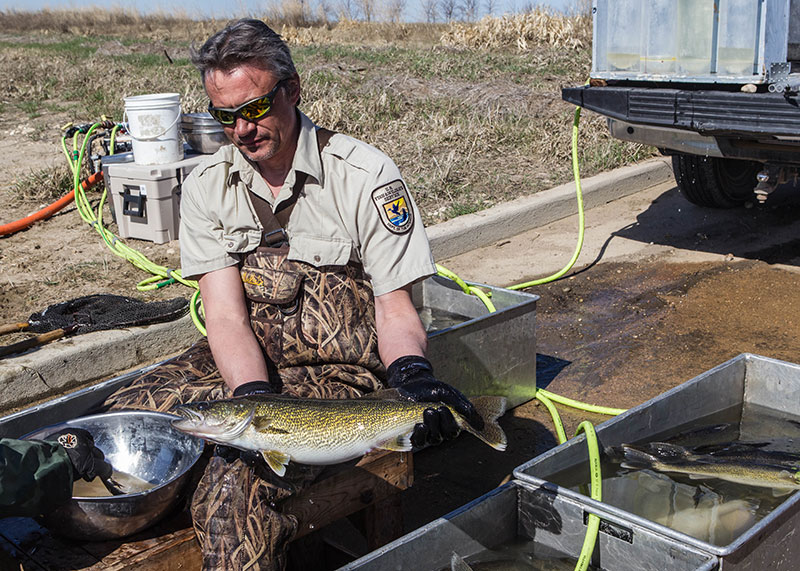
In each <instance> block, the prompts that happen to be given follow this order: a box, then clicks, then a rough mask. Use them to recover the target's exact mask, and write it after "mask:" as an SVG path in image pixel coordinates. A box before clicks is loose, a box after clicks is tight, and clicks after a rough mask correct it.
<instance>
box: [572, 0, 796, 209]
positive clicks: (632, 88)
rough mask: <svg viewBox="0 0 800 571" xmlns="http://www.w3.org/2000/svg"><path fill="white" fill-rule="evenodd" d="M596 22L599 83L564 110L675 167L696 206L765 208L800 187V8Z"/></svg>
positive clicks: (744, 7) (619, 13)
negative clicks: (772, 198)
mask: <svg viewBox="0 0 800 571" xmlns="http://www.w3.org/2000/svg"><path fill="white" fill-rule="evenodd" d="M637 10H638V11H637ZM592 11H593V24H594V31H593V34H594V37H593V53H592V74H591V80H590V83H589V84H588V85H586V86H582V87H568V88H565V89H563V90H562V97H563V99H565V100H566V101H569V102H570V103H574V104H575V105H579V106H580V107H583V108H586V109H590V110H592V111H595V112H597V113H600V114H602V115H605V116H607V117H608V126H609V130H610V132H611V135H612V136H614V137H615V138H618V139H621V140H624V141H632V142H638V143H643V144H647V145H652V146H655V147H657V148H658V149H659V150H660V151H661V152H662V153H664V154H666V155H670V156H671V157H672V167H673V171H674V173H675V180H676V182H677V185H678V188H679V189H680V191H681V192H682V193H683V194H684V195H685V197H686V198H687V199H688V200H689V201H690V202H692V203H694V204H697V205H699V206H706V207H715V208H734V207H737V206H741V205H743V204H744V203H745V202H748V201H753V200H754V199H758V200H759V201H762V202H763V201H764V200H766V198H767V196H768V195H769V193H770V192H772V191H773V190H774V189H775V187H776V186H777V185H778V184H781V183H784V182H787V181H790V180H794V179H796V178H797V174H798V168H800V73H797V71H798V70H800V0H685V1H684V0H677V1H674V0H673V1H672V2H669V1H667V2H659V0H649V2H645V3H641V2H636V1H635V0H631V1H626V0H595V1H594V2H593V5H592ZM733 20H735V21H733ZM733 48H736V49H737V50H738V52H737V55H738V56H739V59H738V60H736V62H738V63H731V60H730V59H726V57H727V56H728V55H729V54H730V53H731V52H732V51H733ZM637 50H638V54H637ZM621 52H627V53H626V54H625V55H628V56H629V57H626V58H621V57H620V55H621ZM742 53H743V54H744V58H742V57H741V56H742ZM636 55H638V56H639V57H638V61H637V58H636ZM698 56H700V57H698ZM703 56H705V59H704V60H702V59H701V58H702V57H703ZM697 61H702V62H703V63H702V65H698V64H697ZM619 62H622V64H620V63H619Z"/></svg>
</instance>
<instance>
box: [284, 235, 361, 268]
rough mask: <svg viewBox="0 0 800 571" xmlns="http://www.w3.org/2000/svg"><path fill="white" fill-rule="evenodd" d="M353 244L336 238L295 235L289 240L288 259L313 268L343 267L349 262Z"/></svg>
mask: <svg viewBox="0 0 800 571" xmlns="http://www.w3.org/2000/svg"><path fill="white" fill-rule="evenodd" d="M352 252H353V243H352V242H350V241H349V240H340V239H336V238H328V237H324V238H323V237H319V236H308V235H302V234H301V235H297V234H293V235H292V236H291V237H290V238H289V259H291V260H298V261H300V262H306V263H307V264H311V265H312V266H314V267H317V268H319V267H322V266H345V265H347V263H348V262H349V261H350V256H351V254H352Z"/></svg>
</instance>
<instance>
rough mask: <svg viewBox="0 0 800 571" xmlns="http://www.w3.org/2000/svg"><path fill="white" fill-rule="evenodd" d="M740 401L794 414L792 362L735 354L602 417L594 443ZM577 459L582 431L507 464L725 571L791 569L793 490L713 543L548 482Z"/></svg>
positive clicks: (647, 432) (797, 519) (649, 433)
mask: <svg viewBox="0 0 800 571" xmlns="http://www.w3.org/2000/svg"><path fill="white" fill-rule="evenodd" d="M747 406H761V407H767V408H771V409H774V410H776V411H779V412H784V413H787V414H790V415H793V416H797V415H798V412H800V365H796V364H793V363H787V362H783V361H778V360H775V359H769V358H767V357H761V356H758V355H752V354H747V353H745V354H741V355H739V356H737V357H735V358H733V359H731V360H730V361H727V362H725V363H723V364H721V365H719V366H717V367H714V368H713V369H711V370H709V371H706V372H705V373H702V374H701V375H698V376H697V377H695V378H694V379H692V380H690V381H687V382H685V383H683V384H682V385H680V386H678V387H675V388H674V389H672V390H670V391H667V392H665V393H664V394H662V395H660V396H658V397H656V398H654V399H651V400H649V401H647V402H645V403H643V404H641V405H639V406H637V407H634V408H632V409H630V410H628V411H627V412H625V413H623V414H621V415H619V416H618V417H616V418H614V419H612V420H609V421H606V422H604V423H602V424H601V425H599V426H598V427H597V437H598V440H599V442H600V446H601V448H605V447H608V446H618V445H620V444H622V443H627V442H647V441H653V440H658V439H661V438H664V437H665V436H668V435H670V434H674V433H675V432H677V431H679V430H681V429H682V428H685V427H688V426H691V425H692V423H695V424H696V421H697V419H700V418H703V417H707V416H710V415H713V414H716V413H720V412H722V411H726V410H727V411H729V410H731V409H734V410H735V408H736V407H738V409H739V410H740V411H741V410H742V409H743V408H744V407H747ZM585 462H586V443H585V437H583V436H580V437H578V438H574V439H572V440H570V441H568V442H566V443H564V444H562V445H561V446H558V447H556V448H553V449H552V450H550V451H548V452H546V453H544V454H542V455H540V456H538V457H536V458H534V459H532V460H530V461H529V462H526V463H525V464H522V465H521V466H519V467H518V468H517V469H516V470H514V476H515V477H516V478H518V479H520V480H523V481H526V482H529V483H531V484H532V485H534V486H542V487H545V488H548V489H550V490H553V491H554V492H555V493H557V494H558V495H560V496H561V495H563V496H564V497H569V498H572V499H574V500H576V501H578V502H580V504H581V505H583V506H586V507H587V509H591V510H594V509H602V510H605V511H607V512H608V513H611V514H613V515H615V516H616V517H618V518H621V519H622V520H623V521H625V522H629V523H631V524H633V523H635V524H637V525H641V526H642V527H646V528H648V529H651V530H653V531H655V532H657V533H661V534H663V535H665V536H667V537H671V538H673V539H674V540H675V541H677V542H679V543H681V544H683V545H689V546H692V547H694V548H697V549H700V550H702V551H704V552H706V553H710V554H714V555H716V556H718V557H719V558H720V561H721V568H722V569H723V570H725V571H728V570H737V571H738V570H743V569H753V570H761V569H767V568H772V569H795V568H796V567H797V561H798V558H800V542H798V541H796V539H795V537H794V533H795V528H796V527H797V526H798V525H800V494H798V493H794V494H792V495H791V496H790V497H788V498H787V499H786V500H785V501H784V502H783V503H782V504H780V505H779V506H778V507H777V508H776V509H774V510H773V511H772V512H771V513H770V514H769V515H767V516H766V517H764V518H763V519H761V520H760V521H759V522H757V523H756V524H755V525H753V526H752V527H751V528H750V529H748V530H747V531H745V532H744V533H743V534H742V535H740V536H738V537H737V538H736V539H735V540H734V541H732V542H731V543H729V544H727V545H724V546H717V545H714V544H712V543H708V542H705V541H701V540H698V539H696V538H694V537H691V536H689V535H686V534H684V533H681V532H678V531H675V530H673V529H670V528H668V527H665V526H663V525H659V524H657V523H654V522H652V521H650V520H648V519H645V518H642V517H639V516H638V515H636V514H633V513H630V512H628V511H625V510H622V509H619V508H617V507H614V506H612V505H609V504H607V503H604V502H597V501H594V500H592V499H591V498H589V497H586V496H584V495H582V494H580V493H578V492H577V491H574V490H571V489H569V488H565V487H562V486H559V485H556V484H553V483H551V479H552V478H553V477H554V476H555V475H557V474H559V473H562V474H563V473H564V472H565V471H567V470H570V469H577V468H578V466H580V465H582V464H584V463H585Z"/></svg>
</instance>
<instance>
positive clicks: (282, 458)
mask: <svg viewBox="0 0 800 571" xmlns="http://www.w3.org/2000/svg"><path fill="white" fill-rule="evenodd" d="M261 456H262V457H263V458H264V462H266V463H267V465H268V466H269V467H270V468H272V471H273V472H275V473H276V474H277V475H278V476H283V475H284V474H286V465H287V464H289V455H288V454H286V453H285V452H278V451H277V450H262V451H261Z"/></svg>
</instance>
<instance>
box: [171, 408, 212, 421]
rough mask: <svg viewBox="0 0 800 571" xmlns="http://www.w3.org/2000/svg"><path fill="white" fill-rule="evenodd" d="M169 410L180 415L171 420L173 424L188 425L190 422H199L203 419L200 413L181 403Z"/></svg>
mask: <svg viewBox="0 0 800 571" xmlns="http://www.w3.org/2000/svg"><path fill="white" fill-rule="evenodd" d="M170 412H172V413H173V414H176V415H178V416H179V417H180V418H176V419H174V420H173V421H172V425H173V426H190V425H192V424H199V423H201V422H203V420H204V418H203V415H202V414H200V413H199V412H197V411H195V410H192V409H191V408H188V407H185V406H183V405H178V406H176V407H175V408H173V409H172V410H171V411H170Z"/></svg>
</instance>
